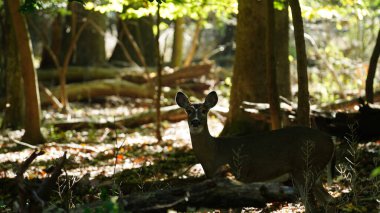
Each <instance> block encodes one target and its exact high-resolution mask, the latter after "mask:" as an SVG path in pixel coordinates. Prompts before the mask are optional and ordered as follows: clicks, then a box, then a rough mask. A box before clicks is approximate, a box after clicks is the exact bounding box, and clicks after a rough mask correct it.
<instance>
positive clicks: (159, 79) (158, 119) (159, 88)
mask: <svg viewBox="0 0 380 213" xmlns="http://www.w3.org/2000/svg"><path fill="white" fill-rule="evenodd" d="M160 23H161V15H160V4H157V17H156V27H157V34H156V58H157V78H156V96H155V101H156V103H155V105H156V138H157V141H158V142H161V141H162V134H161V94H162V61H161V53H160Z"/></svg>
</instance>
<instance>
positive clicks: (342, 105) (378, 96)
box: [322, 91, 380, 110]
mask: <svg viewBox="0 0 380 213" xmlns="http://www.w3.org/2000/svg"><path fill="white" fill-rule="evenodd" d="M359 99H364V100H365V97H364V96H362V97H359V98H354V99H351V100H347V101H346V100H345V101H337V102H335V103H332V104H327V105H324V106H322V109H323V110H346V109H349V108H353V107H354V106H357V105H359V104H360V103H359ZM374 102H380V91H376V92H375V93H374Z"/></svg>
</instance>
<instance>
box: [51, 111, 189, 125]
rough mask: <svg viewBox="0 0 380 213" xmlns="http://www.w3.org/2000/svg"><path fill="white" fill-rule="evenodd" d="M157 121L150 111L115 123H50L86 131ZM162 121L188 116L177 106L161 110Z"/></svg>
mask: <svg viewBox="0 0 380 213" xmlns="http://www.w3.org/2000/svg"><path fill="white" fill-rule="evenodd" d="M155 119H156V112H155V111H148V112H143V113H139V114H136V115H131V116H128V117H127V118H123V119H116V120H115V121H104V122H99V121H93V120H92V121H91V120H74V121H69V122H55V123H49V124H48V125H53V126H54V127H57V128H59V129H62V130H68V129H77V130H78V129H84V128H112V129H116V128H135V127H139V126H141V125H144V124H148V123H152V122H154V121H155ZM161 119H162V120H163V121H169V122H178V121H181V120H184V119H186V114H185V113H184V112H183V110H182V109H180V108H178V107H177V106H169V107H163V108H162V109H161Z"/></svg>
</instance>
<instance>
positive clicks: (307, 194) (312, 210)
mask: <svg viewBox="0 0 380 213" xmlns="http://www.w3.org/2000/svg"><path fill="white" fill-rule="evenodd" d="M292 178H293V183H294V185H295V187H296V188H297V190H298V192H299V194H300V196H301V200H302V202H303V204H304V206H305V212H306V213H316V212H318V208H317V205H316V203H315V197H314V194H313V185H314V181H313V178H311V177H309V176H308V175H307V174H304V171H300V170H299V171H296V172H293V173H292Z"/></svg>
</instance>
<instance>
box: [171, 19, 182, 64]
mask: <svg viewBox="0 0 380 213" xmlns="http://www.w3.org/2000/svg"><path fill="white" fill-rule="evenodd" d="M184 24H185V18H184V17H180V18H177V19H176V20H175V22H174V36H173V52H172V67H179V66H181V64H182V52H183V33H184V30H185V26H184Z"/></svg>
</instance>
